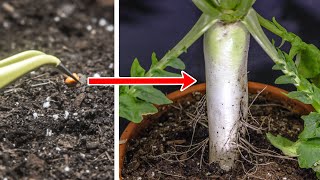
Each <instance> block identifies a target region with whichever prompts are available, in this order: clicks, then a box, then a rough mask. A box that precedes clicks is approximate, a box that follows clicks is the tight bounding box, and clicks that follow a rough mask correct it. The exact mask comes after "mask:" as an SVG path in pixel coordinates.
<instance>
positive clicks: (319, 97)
mask: <svg viewBox="0 0 320 180" xmlns="http://www.w3.org/2000/svg"><path fill="white" fill-rule="evenodd" d="M312 90H313V94H312V95H313V97H314V99H315V100H316V101H317V102H318V103H319V104H320V89H319V88H318V87H317V86H316V85H315V84H312Z"/></svg>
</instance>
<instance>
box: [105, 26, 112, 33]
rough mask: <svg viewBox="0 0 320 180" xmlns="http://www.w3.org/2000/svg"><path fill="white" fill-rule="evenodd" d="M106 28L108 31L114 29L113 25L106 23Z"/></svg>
mask: <svg viewBox="0 0 320 180" xmlns="http://www.w3.org/2000/svg"><path fill="white" fill-rule="evenodd" d="M106 30H107V31H109V32H113V31H114V26H113V25H108V26H107V27H106Z"/></svg>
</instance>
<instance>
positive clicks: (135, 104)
mask: <svg viewBox="0 0 320 180" xmlns="http://www.w3.org/2000/svg"><path fill="white" fill-rule="evenodd" d="M119 110H120V112H119V115H120V117H123V118H126V119H128V120H129V121H132V122H134V123H140V122H141V121H142V119H143V117H142V116H143V115H148V114H154V113H157V112H158V109H157V108H156V107H154V105H152V104H151V103H148V102H144V101H141V100H138V99H136V98H135V97H132V96H130V95H128V94H122V95H120V98H119Z"/></svg>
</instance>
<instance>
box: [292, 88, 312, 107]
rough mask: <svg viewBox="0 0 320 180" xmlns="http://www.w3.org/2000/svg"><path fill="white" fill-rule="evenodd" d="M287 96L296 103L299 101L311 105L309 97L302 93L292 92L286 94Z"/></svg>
mask: <svg viewBox="0 0 320 180" xmlns="http://www.w3.org/2000/svg"><path fill="white" fill-rule="evenodd" d="M287 96H288V97H289V98H291V99H296V100H298V101H301V102H303V103H305V104H312V102H313V101H312V99H311V98H310V96H309V95H308V94H307V93H306V92H303V91H292V92H290V93H288V94H287Z"/></svg>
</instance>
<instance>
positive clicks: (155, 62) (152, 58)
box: [150, 52, 159, 69]
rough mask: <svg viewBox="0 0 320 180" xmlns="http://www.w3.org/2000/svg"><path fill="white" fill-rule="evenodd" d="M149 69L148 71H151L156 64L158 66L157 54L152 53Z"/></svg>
mask: <svg viewBox="0 0 320 180" xmlns="http://www.w3.org/2000/svg"><path fill="white" fill-rule="evenodd" d="M151 62H152V63H151V67H150V69H152V68H153V67H154V66H155V65H156V64H158V62H159V61H158V58H157V54H156V53H155V52H153V53H152V55H151Z"/></svg>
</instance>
